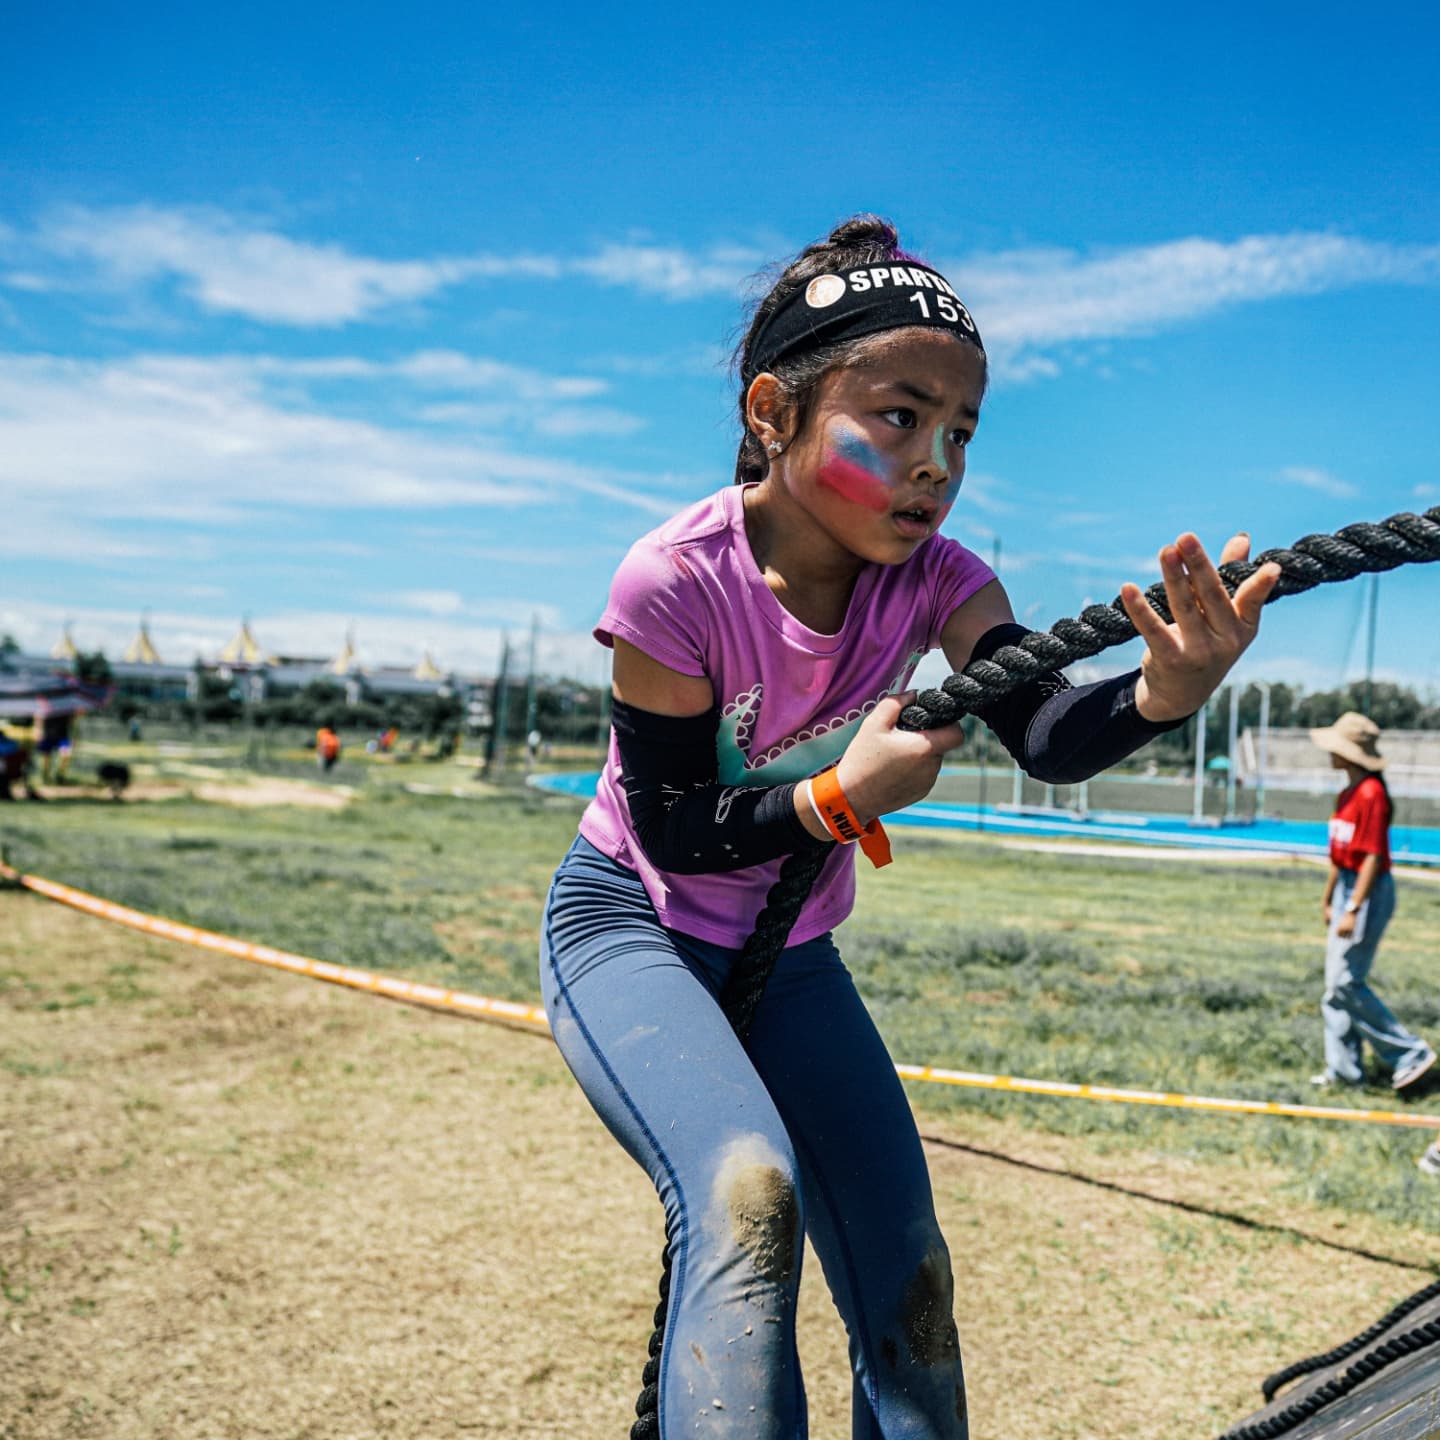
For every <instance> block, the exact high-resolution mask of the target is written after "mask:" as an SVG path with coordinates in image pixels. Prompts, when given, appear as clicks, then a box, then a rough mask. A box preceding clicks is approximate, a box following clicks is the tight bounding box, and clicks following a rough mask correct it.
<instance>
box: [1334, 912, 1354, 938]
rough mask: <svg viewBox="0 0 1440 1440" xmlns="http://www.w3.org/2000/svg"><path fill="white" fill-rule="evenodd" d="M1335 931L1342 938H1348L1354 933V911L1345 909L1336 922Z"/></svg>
mask: <svg viewBox="0 0 1440 1440" xmlns="http://www.w3.org/2000/svg"><path fill="white" fill-rule="evenodd" d="M1335 933H1336V934H1337V935H1338V936H1339V937H1340V938H1341V939H1342V940H1348V939H1349V938H1350V937H1351V936H1352V935H1353V934H1354V933H1355V912H1354V911H1353V910H1347V911H1346V912H1345V913H1344V914H1343V915H1342V916H1341V917H1340V918H1339V919H1338V920H1337V921H1336V922H1335Z"/></svg>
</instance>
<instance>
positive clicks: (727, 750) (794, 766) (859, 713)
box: [715, 650, 925, 785]
mask: <svg viewBox="0 0 1440 1440" xmlns="http://www.w3.org/2000/svg"><path fill="white" fill-rule="evenodd" d="M924 658H925V652H924V651H923V650H915V651H912V652H911V654H910V655H909V657H908V658H907V659H906V661H905V663H904V665H903V666H902V667H901V669H900V673H899V674H898V675H897V676H896V677H895V679H894V680H892V681H891V682H890V684H889V685H887V686H886V687H885V689H884V690H882V691H881V692H880V694H879V695H877V696H876V697H875V698H874V699H873V700H867V701H866V702H865V703H864V704H863V705H860V706H858V707H856V708H855V709H853V710H848V711H846V713H845V714H843V715H837V716H835V717H834V719H832V720H822V721H820V722H819V724H816V725H812V726H811V727H810V728H809V729H807V730H802V731H800V733H799V734H798V735H791V736H790V737H788V738H787V739H785V740H782V741H781V742H780V743H779V744H778V745H774V746H772V747H771V748H770V749H769V750H767V751H766V752H765V753H764V754H763V755H756V756H753V757H752V756H751V754H750V740H751V736H753V735H754V733H755V726H756V723H757V722H758V720H759V718H760V706H761V704H762V703H763V701H764V690H765V687H764V685H763V684H761V683H759V682H758V681H757V682H756V683H755V684H754V685H753V686H751V688H750V689H749V690H746V691H745V692H744V693H743V694H741V695H737V696H736V697H735V698H734V699H733V700H731V701H730V702H729V703H728V704H727V705H726V706H725V708H724V709H723V710H722V711H721V713H720V732H719V734H718V735H716V737H715V753H716V759H717V760H718V762H719V774H720V783H721V784H722V785H788V784H790V783H791V782H792V781H796V780H804V779H806V778H807V777H808V776H811V775H815V774H818V773H819V772H820V771H821V770H824V769H826V768H827V767H828V766H831V765H833V764H834V763H835V762H836V761H837V760H838V759H839V758H840V757H841V756H842V755H843V754H844V753H845V747H846V746H847V745H849V743H850V741H851V740H852V739H854V737H855V732H856V731H857V730H858V729H859V728H860V722H861V721H862V720H864V718H865V717H866V716H867V715H868V714H869V713H870V712H871V711H872V710H873V709H874V708H875V707H876V705H878V704H879V703H880V701H881V700H882V699H884V697H885V696H886V695H895V694H898V693H899V692H900V691H901V690H903V689H905V687H906V685H907V684H908V683H909V680H910V675H911V672H912V671H913V670H914V669H915V667H916V666H917V665H918V664H919V663H920V661H921V660H923V659H924Z"/></svg>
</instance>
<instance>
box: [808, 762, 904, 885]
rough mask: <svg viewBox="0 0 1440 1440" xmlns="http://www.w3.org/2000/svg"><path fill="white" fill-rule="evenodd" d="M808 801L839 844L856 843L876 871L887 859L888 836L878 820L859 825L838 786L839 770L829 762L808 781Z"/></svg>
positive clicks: (886, 863)
mask: <svg viewBox="0 0 1440 1440" xmlns="http://www.w3.org/2000/svg"><path fill="white" fill-rule="evenodd" d="M810 801H811V804H813V805H814V807H815V813H816V814H817V815H818V816H819V817H820V823H821V824H822V825H824V827H825V828H826V829H827V830H828V831H829V832H830V834H831V836H832V837H833V838H834V839H836V840H838V841H839V842H840V843H841V844H842V845H854V844H856V843H858V844H859V846H860V848H861V849H862V850H863V851H864V852H865V857H866V859H868V860H869V861H870V863H871V864H872V865H873V866H875V868H876V869H877V870H878V869H879V868H880V866H882V865H888V864H889V863H890V860H891V858H892V857H891V854H890V837H889V836H888V835H887V834H886V833H885V827H884V826H883V825H881V823H880V822H879V821H878V820H872V821H871V822H870V823H869V824H868V825H862V824H861V823H860V818H859V816H857V815H856V814H855V811H854V809H853V808H852V807H851V804H850V802H849V801H848V800H847V799H846V798H845V792H844V791H843V790H842V789H841V788H840V776H839V772H838V771H837V770H836V768H835V767H834V766H833V765H832V766H831V767H830V769H828V770H822V771H821V772H820V774H818V775H816V776H814V777H813V778H812V779H811V781H810Z"/></svg>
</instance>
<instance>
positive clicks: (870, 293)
mask: <svg viewBox="0 0 1440 1440" xmlns="http://www.w3.org/2000/svg"><path fill="white" fill-rule="evenodd" d="M906 325H937V326H939V327H940V328H941V329H944V330H949V331H950V332H951V334H953V335H956V336H958V337H959V338H960V339H961V340H968V341H969V342H970V344H972V345H973V346H975V348H976V349H977V350H979V351H980V353H981V354H982V355H983V354H984V353H985V347H984V346H983V345H982V344H981V343H980V332H979V330H977V329H976V328H975V322H974V321H973V320H972V319H971V318H970V312H969V311H968V310H967V309H966V308H965V307H964V306H963V305H962V304H961V303H960V297H959V296H958V295H956V293H955V291H954V290H953V289H952V288H951V285H950V282H949V281H948V280H947V279H946V278H945V277H944V276H943V275H941V274H940V273H939V272H938V271H936V270H932V269H930V267H929V266H928V265H917V264H915V263H914V262H913V261H910V262H907V263H906V264H904V265H901V264H898V263H897V264H893V265H865V266H861V267H859V268H858V269H855V270H842V271H839V272H838V273H835V274H829V275H817V276H816V277H815V278H814V279H813V280H812V281H811V282H810V283H809V284H808V285H807V286H806V287H805V288H804V289H803V290H797V291H796V292H795V294H793V295H791V296H790V297H789V299H787V300H785V301H783V302H782V303H781V304H780V306H779V308H778V309H777V310H776V311H775V312H774V313H773V314H772V315H771V316H770V317H769V319H767V320H766V321H765V323H764V324H763V325H761V327H760V331H759V333H758V334H757V335H756V336H755V341H754V343H753V344H752V345H751V347H750V359H749V360H748V361H747V362H746V364H745V366H744V368H743V369H742V370H741V372H740V379H741V381H742V382H743V383H744V384H745V385H747V386H748V385H749V384H750V382H751V381H752V380H753V379H754V378H755V377H756V376H757V375H758V374H760V372H761V371H762V370H769V369H770V368H771V367H772V366H774V365H776V364H778V363H779V362H780V361H781V360H784V359H786V358H787V357H788V356H791V355H797V354H799V353H801V352H802V351H805V350H814V349H817V348H818V347H819V346H821V345H832V344H834V343H835V342H836V341H838V340H855V339H858V338H859V337H860V336H861V335H875V334H878V333H879V332H880V331H881V330H898V329H901V328H902V327H904V326H906Z"/></svg>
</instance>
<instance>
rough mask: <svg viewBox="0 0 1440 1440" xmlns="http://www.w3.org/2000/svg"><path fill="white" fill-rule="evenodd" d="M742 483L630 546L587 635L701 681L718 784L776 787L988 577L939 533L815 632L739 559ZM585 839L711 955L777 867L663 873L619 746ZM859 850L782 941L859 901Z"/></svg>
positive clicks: (875, 574) (835, 737) (836, 867)
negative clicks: (706, 689)
mask: <svg viewBox="0 0 1440 1440" xmlns="http://www.w3.org/2000/svg"><path fill="white" fill-rule="evenodd" d="M744 515H745V512H744V487H742V486H738V485H732V486H730V487H729V488H728V489H725V490H721V491H719V492H718V493H717V494H714V495H711V496H710V497H709V498H708V499H705V500H701V501H700V502H699V503H698V504H696V505H692V506H690V507H689V509H687V510H684V511H682V512H681V513H680V514H679V515H677V516H676V517H675V518H674V519H673V520H669V521H667V522H666V523H665V524H663V525H661V526H660V527H659V529H657V530H652V531H651V532H650V534H648V535H646V536H644V537H643V538H642V539H640V540H637V541H636V542H635V544H634V545H633V546H632V547H631V549H630V553H629V554H628V555H627V556H626V557H625V559H624V560H623V561H622V562H621V564H620V568H619V570H618V571H616V574H615V579H614V582H613V583H612V585H611V587H610V603H609V604H608V605H607V606H606V608H605V613H604V615H603V616H601V619H600V623H599V625H598V626H597V627H596V629H595V638H596V639H597V640H599V641H600V643H601V644H602V645H611V646H613V644H614V640H615V637H617V636H618V637H619V638H620V639H622V640H626V641H628V642H629V643H630V644H631V645H634V646H635V647H636V648H637V649H639V650H643V651H644V652H645V654H647V655H648V656H650V657H651V659H653V660H658V661H659V662H660V664H662V665H666V666H669V668H670V669H672V670H677V671H679V672H680V674H682V675H695V676H703V677H704V678H705V679H707V680H708V681H709V682H710V685H711V688H712V689H713V691H714V693H715V702H716V704H717V705H718V706H719V709H720V733H719V735H718V736H717V737H716V751H717V758H718V761H719V774H720V781H721V783H722V784H725V785H780V784H785V783H787V782H789V781H794V780H803V779H805V778H806V777H807V776H810V775H814V774H817V773H818V772H819V771H821V770H823V769H825V768H826V767H827V766H829V765H831V764H833V763H834V762H835V761H836V760H838V759H839V758H840V756H841V754H843V753H844V750H845V747H846V746H847V745H848V744H849V743H850V740H851V737H852V736H853V735H854V734H855V731H856V730H857V729H858V728H859V726H860V722H861V720H862V719H863V718H864V717H865V715H867V714H868V713H869V712H870V711H871V710H872V709H874V707H875V705H876V703H877V702H878V701H879V700H880V699H881V697H882V696H884V695H886V694H889V693H892V692H896V691H901V690H904V689H906V688H907V686H908V684H909V680H910V676H911V674H912V673H913V672H914V669H915V666H916V665H917V664H918V663H919V662H920V660H921V658H922V657H923V656H924V655H925V654H926V653H927V652H928V651H930V650H933V649H934V648H935V647H936V646H937V645H938V644H939V643H940V631H941V629H942V627H943V626H944V624H945V622H946V620H948V619H949V618H950V615H951V614H952V613H953V612H954V611H955V609H956V608H957V607H958V606H959V605H960V604H961V603H962V602H963V601H965V600H967V599H968V598H969V597H970V596H971V595H973V594H974V593H975V591H977V590H978V589H979V588H980V587H981V586H982V585H984V584H986V583H987V582H988V581H990V580H992V579H994V572H993V571H992V570H991V569H990V567H989V566H988V565H986V564H985V562H984V561H983V560H981V559H980V558H979V557H978V556H976V555H974V554H972V553H971V552H970V551H969V550H967V549H965V547H964V546H963V545H961V544H959V543H958V542H957V541H955V540H951V539H950V538H948V537H947V536H943V535H936V536H932V537H931V538H930V539H929V540H927V541H926V542H925V543H924V544H923V545H922V546H920V548H919V549H918V550H917V551H915V553H914V554H913V555H912V556H911V557H910V559H909V560H907V561H905V562H904V563H903V564H900V565H867V566H866V567H865V568H864V569H863V570H862V571H861V572H860V575H859V578H858V579H857V580H856V582H855V590H854V593H853V594H852V595H851V597H850V608H849V610H848V612H847V613H846V616H845V623H844V624H843V625H842V626H841V628H840V630H839V632H838V633H837V634H834V635H821V634H819V633H818V632H816V631H814V630H811V629H809V628H808V627H807V626H805V625H803V624H801V623H800V621H799V620H797V619H796V618H795V617H794V616H793V615H791V614H790V612H789V611H788V610H786V609H785V607H784V606H783V605H781V604H780V602H779V600H777V599H776V598H775V595H774V593H773V592H772V591H771V589H770V587H769V586H768V585H767V584H766V583H765V578H764V576H763V575H762V573H761V571H760V568H759V567H758V566H757V565H756V563H755V558H754V556H753V555H752V554H751V553H750V542H749V540H748V538H747V537H746V534H745V518H744ZM580 833H581V834H582V835H584V836H585V838H586V839H587V840H589V841H590V843H591V844H592V845H594V846H595V847H596V849H598V850H600V851H602V852H603V853H604V854H606V855H609V856H610V857H611V858H612V859H614V860H616V861H618V862H619V863H620V864H622V865H624V866H626V867H627V868H629V869H631V870H634V871H635V872H636V873H637V874H638V875H639V876H640V878H641V880H642V881H643V882H644V885H645V889H646V892H647V893H648V894H649V896H650V899H651V900H652V901H653V902H654V904H655V909H656V911H657V912H658V914H659V916H660V919H661V921H662V922H663V923H664V924H665V925H667V926H669V927H670V928H671V929H674V930H679V931H682V932H683V933H684V934H687V935H695V936H698V937H699V938H700V939H702V940H709V941H712V942H713V943H715V944H719V945H726V946H732V947H733V946H740V945H743V944H744V943H745V940H746V938H747V937H748V936H749V934H750V932H751V930H752V929H753V927H754V920H755V917H756V916H757V915H758V914H759V913H760V910H761V907H762V906H763V905H764V903H765V895H766V892H767V891H768V890H769V889H770V886H771V885H772V884H773V883H774V881H775V877H776V876H777V875H778V874H779V870H780V863H781V862H780V861H779V860H775V861H772V862H770V863H768V864H765V865H753V866H750V867H749V868H747V869H744V870H735V871H731V872H729V873H728V874H719V875H674V874H671V873H670V872H669V871H665V870H658V869H656V867H655V866H654V865H652V864H651V863H650V861H649V860H648V859H647V858H646V856H645V852H644V851H643V850H642V849H641V847H640V843H639V841H638V840H637V839H636V838H635V833H634V830H633V828H632V826H631V823H630V810H629V805H628V802H627V799H626V795H625V790H624V787H623V786H622V784H621V782H620V757H619V753H618V751H617V749H616V746H615V738H614V736H613V734H612V736H611V739H610V754H609V757H608V759H607V760H606V763H605V768H604V769H603V770H602V772H601V774H600V782H599V785H598V787H597V789H596V792H595V799H594V800H593V801H591V803H590V805H589V806H588V808H587V809H586V811H585V814H584V816H583V817H582V818H581V821H580ZM855 848H856V847H855V846H852V845H844V846H836V848H835V851H834V853H833V854H832V855H831V856H830V858H829V859H828V860H827V861H826V864H825V868H824V869H823V870H822V871H821V873H820V878H819V879H818V880H817V881H816V884H815V888H814V889H813V890H812V891H811V894H810V898H809V900H808V901H807V902H806V904H805V908H804V909H803V910H802V911H801V913H800V918H799V920H798V921H797V922H796V924H795V928H794V930H793V931H792V932H791V935H790V943H791V944H799V943H800V942H801V941H804V940H809V939H812V938H813V937H814V936H816V935H821V934H823V933H824V932H825V931H826V930H829V929H832V928H833V927H834V926H836V925H838V924H839V923H840V922H841V921H842V920H843V919H845V917H846V916H847V915H848V914H849V913H850V909H851V906H852V905H853V903H854V898H855V871H854V860H855V857H854V853H853V852H854V850H855Z"/></svg>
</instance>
